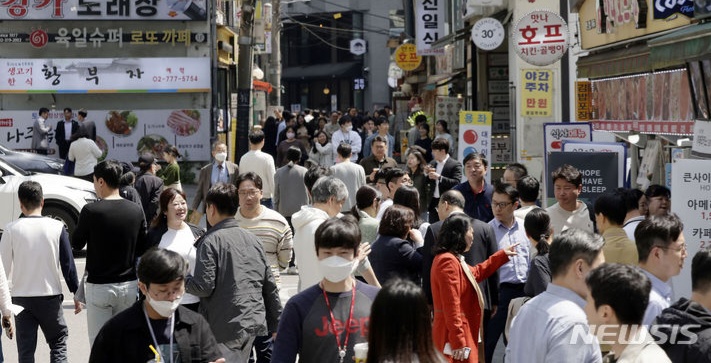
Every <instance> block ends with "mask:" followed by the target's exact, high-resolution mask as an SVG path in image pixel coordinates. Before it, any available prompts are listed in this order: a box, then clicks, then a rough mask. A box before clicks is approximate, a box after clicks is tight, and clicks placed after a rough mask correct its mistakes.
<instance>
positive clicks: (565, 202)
mask: <svg viewBox="0 0 711 363" xmlns="http://www.w3.org/2000/svg"><path fill="white" fill-rule="evenodd" d="M552 179H553V191H554V193H555V200H556V201H558V202H557V203H556V204H553V205H552V206H550V207H548V208H547V209H546V212H548V215H549V216H550V217H551V227H553V235H558V234H560V232H562V231H564V230H566V229H568V228H579V229H582V230H584V231H586V232H590V233H593V232H594V230H595V228H594V226H593V220H592V218H594V216H591V214H590V211H589V210H588V206H587V205H586V204H585V203H584V202H583V201H581V200H578V196H580V193H581V192H582V190H583V174H581V173H580V172H579V171H578V169H576V168H575V167H574V166H571V165H568V164H565V165H563V166H561V167H559V168H558V169H556V170H555V171H553V178H552Z"/></svg>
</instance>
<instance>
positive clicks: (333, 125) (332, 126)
mask: <svg viewBox="0 0 711 363" xmlns="http://www.w3.org/2000/svg"><path fill="white" fill-rule="evenodd" d="M339 117H340V115H339V114H338V111H333V112H331V119H330V122H329V123H328V124H326V126H325V127H324V128H325V129H326V132H327V133H328V135H333V133H335V132H336V131H338V130H339V129H340V128H341V127H340V126H339V125H338V118H339Z"/></svg>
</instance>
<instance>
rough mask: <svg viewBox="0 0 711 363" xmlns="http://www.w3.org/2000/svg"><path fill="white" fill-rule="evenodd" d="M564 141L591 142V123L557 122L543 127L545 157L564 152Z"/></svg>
mask: <svg viewBox="0 0 711 363" xmlns="http://www.w3.org/2000/svg"><path fill="white" fill-rule="evenodd" d="M563 141H571V142H572V141H575V142H591V141H592V124H591V123H589V122H572V123H561V122H555V123H547V124H544V125H543V143H544V151H545V155H548V154H549V153H551V152H556V151H562V150H563Z"/></svg>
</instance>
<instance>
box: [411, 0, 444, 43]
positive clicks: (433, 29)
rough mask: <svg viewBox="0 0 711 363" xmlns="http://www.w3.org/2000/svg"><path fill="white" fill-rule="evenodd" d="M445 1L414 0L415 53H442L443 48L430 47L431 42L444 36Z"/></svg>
mask: <svg viewBox="0 0 711 363" xmlns="http://www.w3.org/2000/svg"><path fill="white" fill-rule="evenodd" d="M444 8H445V2H444V1H442V0H415V34H416V37H417V55H442V54H444V49H443V48H432V43H434V42H436V41H437V40H439V38H440V37H443V36H444V22H445V12H444Z"/></svg>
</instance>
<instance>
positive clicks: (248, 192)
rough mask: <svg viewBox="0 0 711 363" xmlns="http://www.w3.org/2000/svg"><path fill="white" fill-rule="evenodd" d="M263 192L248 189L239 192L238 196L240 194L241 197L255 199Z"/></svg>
mask: <svg viewBox="0 0 711 363" xmlns="http://www.w3.org/2000/svg"><path fill="white" fill-rule="evenodd" d="M261 192H262V191H261V190H259V189H248V190H239V191H237V194H239V196H240V197H255V196H257V195H258V194H259V193H261Z"/></svg>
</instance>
